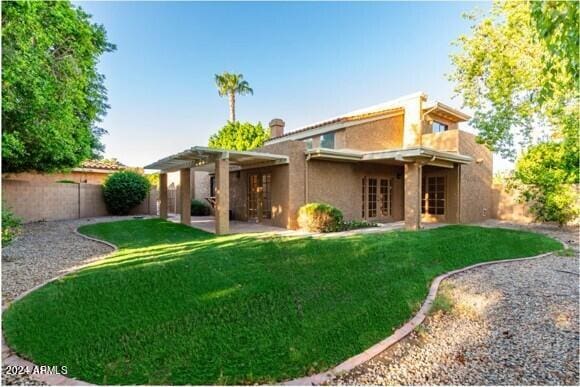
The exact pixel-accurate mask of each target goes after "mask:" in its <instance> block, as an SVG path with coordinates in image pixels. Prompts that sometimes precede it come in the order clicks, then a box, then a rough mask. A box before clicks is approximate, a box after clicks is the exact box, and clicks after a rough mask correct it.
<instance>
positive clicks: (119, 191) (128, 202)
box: [103, 171, 151, 215]
mask: <svg viewBox="0 0 580 387" xmlns="http://www.w3.org/2000/svg"><path fill="white" fill-rule="evenodd" d="M150 188H151V184H150V183H149V180H147V178H146V177H145V176H143V175H140V174H138V173H136V172H133V171H120V172H115V173H113V174H112V175H109V177H107V180H105V183H104V184H103V194H104V195H105V204H106V205H107V209H108V210H109V212H110V213H111V214H114V215H127V214H128V213H129V211H131V210H132V209H133V208H134V207H135V206H137V205H139V204H140V203H141V202H142V201H143V200H145V198H146V197H147V193H148V192H149V189H150Z"/></svg>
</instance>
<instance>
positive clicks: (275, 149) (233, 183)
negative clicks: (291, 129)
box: [230, 141, 306, 229]
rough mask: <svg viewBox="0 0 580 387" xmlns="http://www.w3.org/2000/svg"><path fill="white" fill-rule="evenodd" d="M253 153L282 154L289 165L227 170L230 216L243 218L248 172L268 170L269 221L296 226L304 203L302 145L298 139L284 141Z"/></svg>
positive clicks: (280, 224) (282, 225) (244, 214)
mask: <svg viewBox="0 0 580 387" xmlns="http://www.w3.org/2000/svg"><path fill="white" fill-rule="evenodd" d="M254 151H256V152H265V153H273V154H279V155H285V156H288V158H289V164H284V165H276V166H268V167H262V168H252V169H245V170H242V171H239V172H237V171H236V172H231V173H230V179H231V180H230V208H231V209H232V211H233V213H234V218H235V219H239V220H247V218H248V215H247V214H248V209H247V194H248V179H249V175H251V174H255V173H270V174H271V175H272V182H271V189H272V193H271V196H272V197H271V199H272V208H271V210H272V219H271V221H270V222H271V224H272V225H273V226H277V227H284V228H290V229H296V228H298V224H297V221H296V219H297V215H298V209H299V208H300V207H301V206H302V205H304V204H305V203H306V202H305V184H304V182H305V154H304V152H305V151H306V144H304V142H302V141H285V142H282V143H279V144H272V145H266V146H264V147H262V148H258V149H255V150H254Z"/></svg>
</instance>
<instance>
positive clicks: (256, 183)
mask: <svg viewBox="0 0 580 387" xmlns="http://www.w3.org/2000/svg"><path fill="white" fill-rule="evenodd" d="M271 187H272V175H271V174H269V173H263V174H258V173H257V174H252V175H249V176H248V220H256V221H260V220H262V219H271V218H272V190H271Z"/></svg>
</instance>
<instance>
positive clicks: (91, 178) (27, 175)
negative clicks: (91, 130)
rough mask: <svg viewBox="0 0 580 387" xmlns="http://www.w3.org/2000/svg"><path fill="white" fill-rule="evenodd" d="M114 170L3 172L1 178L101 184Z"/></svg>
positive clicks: (32, 181)
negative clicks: (101, 171)
mask: <svg viewBox="0 0 580 387" xmlns="http://www.w3.org/2000/svg"><path fill="white" fill-rule="evenodd" d="M114 172H116V171H111V172H109V173H100V172H80V171H71V172H68V173H46V174H43V173H34V172H23V173H4V174H2V180H17V181H26V182H29V183H56V182H58V181H62V180H69V181H74V182H75V183H86V184H103V182H104V181H105V179H106V178H107V176H109V175H110V174H111V173H114Z"/></svg>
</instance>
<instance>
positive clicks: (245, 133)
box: [209, 121, 270, 151]
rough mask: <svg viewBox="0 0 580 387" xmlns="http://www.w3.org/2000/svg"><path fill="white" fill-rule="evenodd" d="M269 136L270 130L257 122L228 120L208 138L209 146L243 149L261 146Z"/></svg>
mask: <svg viewBox="0 0 580 387" xmlns="http://www.w3.org/2000/svg"><path fill="white" fill-rule="evenodd" d="M269 138H270V132H269V131H268V130H266V129H264V128H263V127H262V124H261V123H260V122H258V124H257V125H252V124H251V123H249V122H244V123H239V122H237V121H236V122H232V121H230V122H228V123H227V124H226V125H225V126H224V127H223V128H221V129H220V131H219V132H218V133H216V134H214V135H213V136H211V137H210V138H209V146H210V147H211V148H218V149H231V150H239V151H245V150H249V149H255V148H258V147H261V146H262V145H263V144H264V141H266V140H267V139H269Z"/></svg>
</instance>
